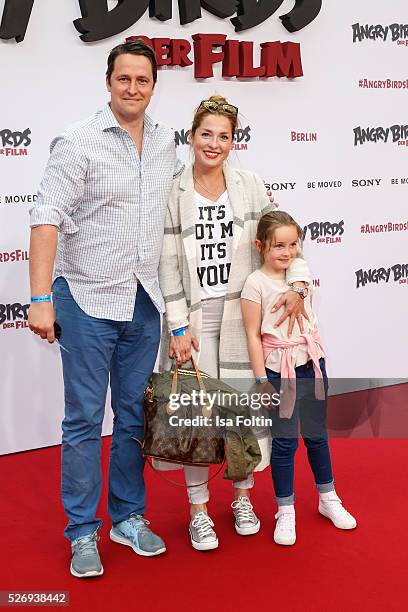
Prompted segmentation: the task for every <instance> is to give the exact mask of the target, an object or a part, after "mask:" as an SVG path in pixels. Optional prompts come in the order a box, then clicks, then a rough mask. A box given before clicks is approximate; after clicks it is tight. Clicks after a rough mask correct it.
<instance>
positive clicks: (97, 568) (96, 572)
mask: <svg viewBox="0 0 408 612" xmlns="http://www.w3.org/2000/svg"><path fill="white" fill-rule="evenodd" d="M98 540H99V537H98V535H97V532H96V531H95V532H94V533H91V534H90V535H87V536H83V537H82V538H77V539H76V540H73V542H71V549H72V560H71V574H72V575H73V576H76V578H92V577H93V576H102V574H103V567H102V563H101V560H100V558H99V553H98V546H97V544H96V543H97V541H98Z"/></svg>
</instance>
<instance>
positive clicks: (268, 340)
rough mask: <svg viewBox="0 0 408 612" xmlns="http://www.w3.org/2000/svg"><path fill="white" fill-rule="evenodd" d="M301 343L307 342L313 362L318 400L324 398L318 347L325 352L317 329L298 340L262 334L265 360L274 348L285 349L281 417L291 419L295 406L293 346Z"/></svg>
mask: <svg viewBox="0 0 408 612" xmlns="http://www.w3.org/2000/svg"><path fill="white" fill-rule="evenodd" d="M300 344H307V352H308V354H309V356H310V358H311V360H312V362H313V369H314V373H315V395H316V398H317V399H318V400H324V399H325V392H324V384H323V374H322V371H321V369H320V364H319V356H318V352H317V349H318V348H320V350H321V351H322V353H324V351H323V347H322V344H321V341H320V338H319V332H318V331H317V329H315V330H313V331H312V332H311V333H309V334H302V335H301V336H300V337H299V338H297V339H296V340H279V338H276V337H275V336H273V335H272V334H262V347H263V352H264V358H265V361H266V359H267V358H268V357H269V355H270V354H271V352H272V351H273V350H274V349H283V354H282V361H281V390H280V395H281V398H280V399H281V403H280V406H279V416H280V417H281V418H287V419H290V418H291V416H292V414H293V410H294V408H295V401H296V372H295V362H294V357H293V347H295V346H299V345H300ZM282 396H283V397H282Z"/></svg>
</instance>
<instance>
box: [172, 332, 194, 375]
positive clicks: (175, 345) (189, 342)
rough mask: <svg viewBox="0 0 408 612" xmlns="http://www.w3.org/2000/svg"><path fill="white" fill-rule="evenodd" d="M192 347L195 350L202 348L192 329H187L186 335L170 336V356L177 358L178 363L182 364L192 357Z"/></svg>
mask: <svg viewBox="0 0 408 612" xmlns="http://www.w3.org/2000/svg"><path fill="white" fill-rule="evenodd" d="M191 347H193V348H194V350H195V351H199V350H200V344H199V342H198V340H197V338H196V337H195V336H193V334H192V333H191V331H189V330H188V331H187V332H186V334H185V336H170V342H169V357H170V359H173V357H175V358H176V362H177V365H178V366H180V365H182V364H183V363H185V362H186V361H189V360H190V359H191Z"/></svg>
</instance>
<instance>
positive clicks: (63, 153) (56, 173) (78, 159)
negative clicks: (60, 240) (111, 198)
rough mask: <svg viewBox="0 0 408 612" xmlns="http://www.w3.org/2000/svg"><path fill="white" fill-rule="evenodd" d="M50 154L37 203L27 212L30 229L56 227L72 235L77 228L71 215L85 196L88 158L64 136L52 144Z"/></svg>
mask: <svg viewBox="0 0 408 612" xmlns="http://www.w3.org/2000/svg"><path fill="white" fill-rule="evenodd" d="M50 152H51V155H50V158H49V160H48V163H47V167H46V169H45V173H44V177H43V179H42V181H41V185H40V188H39V190H38V198H37V201H36V204H35V206H34V207H33V208H32V209H31V210H30V227H37V226H38V225H55V226H56V227H57V228H58V231H59V232H61V233H63V234H75V233H76V232H77V231H78V227H77V225H76V224H75V222H74V220H73V219H72V215H73V214H74V212H75V211H76V209H77V208H78V206H79V205H80V203H81V200H82V197H83V194H84V188H85V179H86V173H87V167H88V163H87V159H86V157H85V156H84V155H83V154H82V153H81V152H80V151H79V150H78V145H77V144H76V143H74V142H73V141H71V140H70V139H68V138H67V137H64V136H58V137H57V138H55V139H54V140H53V141H52V143H51V146H50Z"/></svg>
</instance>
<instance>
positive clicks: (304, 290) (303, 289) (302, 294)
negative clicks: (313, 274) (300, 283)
mask: <svg viewBox="0 0 408 612" xmlns="http://www.w3.org/2000/svg"><path fill="white" fill-rule="evenodd" d="M289 287H290V289H291V290H292V291H294V292H295V293H298V294H299V295H300V297H301V298H302V299H303V300H304V299H305V298H306V297H307V294H308V293H309V289H308V288H307V287H295V286H294V285H289Z"/></svg>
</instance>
